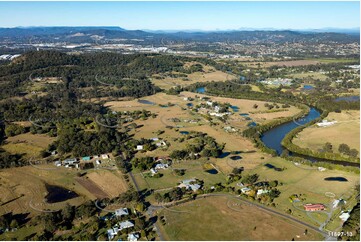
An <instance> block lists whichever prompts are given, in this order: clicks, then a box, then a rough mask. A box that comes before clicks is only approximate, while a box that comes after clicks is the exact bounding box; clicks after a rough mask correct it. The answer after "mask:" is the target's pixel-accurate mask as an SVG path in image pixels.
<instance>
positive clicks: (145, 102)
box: [138, 99, 155, 105]
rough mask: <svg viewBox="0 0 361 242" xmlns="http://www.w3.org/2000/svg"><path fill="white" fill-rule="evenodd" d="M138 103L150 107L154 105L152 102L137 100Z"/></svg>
mask: <svg viewBox="0 0 361 242" xmlns="http://www.w3.org/2000/svg"><path fill="white" fill-rule="evenodd" d="M138 103H142V104H150V105H155V103H154V102H151V101H148V100H144V99H143V100H138Z"/></svg>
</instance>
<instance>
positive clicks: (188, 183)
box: [178, 178, 201, 192]
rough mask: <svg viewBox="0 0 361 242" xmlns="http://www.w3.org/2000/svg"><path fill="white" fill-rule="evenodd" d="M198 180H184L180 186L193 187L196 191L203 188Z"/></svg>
mask: <svg viewBox="0 0 361 242" xmlns="http://www.w3.org/2000/svg"><path fill="white" fill-rule="evenodd" d="M196 182H197V180H196V179H195V178H193V179H188V180H184V181H182V182H181V184H179V186H178V187H180V188H182V187H185V188H186V189H191V190H192V191H194V192H196V191H198V189H200V188H201V185H199V184H197V183H196Z"/></svg>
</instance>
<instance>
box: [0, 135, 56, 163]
mask: <svg viewBox="0 0 361 242" xmlns="http://www.w3.org/2000/svg"><path fill="white" fill-rule="evenodd" d="M55 139H56V138H52V137H49V136H47V135H43V134H31V133H25V134H19V135H16V136H13V137H10V138H8V139H6V143H5V145H3V146H2V148H4V149H5V150H6V151H8V152H10V153H13V154H15V153H18V154H24V158H26V159H30V158H32V157H34V158H39V157H40V152H41V151H42V150H44V149H46V148H47V147H48V145H49V144H51V143H52V142H54V140H55Z"/></svg>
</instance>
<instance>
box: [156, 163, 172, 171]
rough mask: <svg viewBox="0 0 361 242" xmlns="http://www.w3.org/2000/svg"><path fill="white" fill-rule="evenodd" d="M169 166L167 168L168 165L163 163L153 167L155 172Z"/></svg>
mask: <svg viewBox="0 0 361 242" xmlns="http://www.w3.org/2000/svg"><path fill="white" fill-rule="evenodd" d="M168 167H169V166H168V164H163V163H160V164H157V165H155V167H154V168H155V169H156V170H159V169H167V168H168Z"/></svg>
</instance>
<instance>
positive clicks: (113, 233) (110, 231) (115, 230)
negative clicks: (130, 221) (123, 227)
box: [107, 227, 120, 240]
mask: <svg viewBox="0 0 361 242" xmlns="http://www.w3.org/2000/svg"><path fill="white" fill-rule="evenodd" d="M119 231H120V229H119V228H117V227H114V228H111V229H108V231H107V234H108V240H112V239H113V238H114V236H116V235H117V234H118V232H119Z"/></svg>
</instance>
